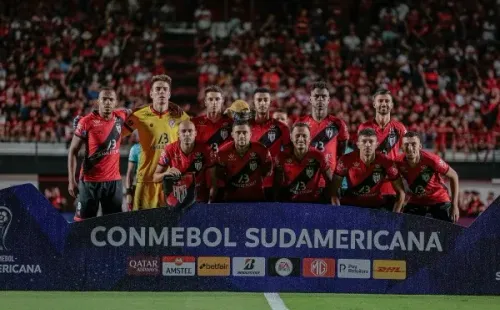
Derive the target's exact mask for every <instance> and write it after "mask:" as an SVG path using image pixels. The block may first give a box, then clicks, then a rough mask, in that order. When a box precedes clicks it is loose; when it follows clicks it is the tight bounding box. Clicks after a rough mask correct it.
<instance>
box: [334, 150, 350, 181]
mask: <svg viewBox="0 0 500 310" xmlns="http://www.w3.org/2000/svg"><path fill="white" fill-rule="evenodd" d="M346 159H347V157H346V156H345V155H344V156H341V157H340V158H339V160H338V162H337V167H335V174H336V175H338V176H341V177H345V176H347V170H348V169H347V166H346Z"/></svg>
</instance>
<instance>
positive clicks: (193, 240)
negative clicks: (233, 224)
mask: <svg viewBox="0 0 500 310" xmlns="http://www.w3.org/2000/svg"><path fill="white" fill-rule="evenodd" d="M231 236H232V231H231V230H230V228H228V227H224V228H223V229H220V228H217V227H207V228H205V229H200V228H197V227H163V228H162V229H161V231H160V230H157V229H156V228H155V227H139V228H136V227H128V228H123V227H120V226H114V227H111V228H109V229H108V228H106V227H104V226H97V227H95V228H94V229H92V231H91V233H90V240H91V242H92V244H93V245H94V246H96V247H104V246H113V247H120V246H124V245H128V246H130V247H135V246H139V247H154V246H164V247H167V246H174V247H182V246H188V247H198V246H202V245H203V246H207V247H219V246H220V247H236V246H237V243H236V242H235V241H234V240H231ZM245 238H246V239H245V242H244V246H245V247H247V248H255V247H265V248H273V247H279V248H291V247H295V248H309V249H318V248H329V249H333V248H335V249H348V250H373V249H375V250H379V251H393V250H395V249H397V250H401V251H420V252H429V251H433V250H435V251H437V252H442V251H443V246H442V243H441V240H440V239H439V233H438V232H430V233H426V232H423V231H419V232H413V231H409V232H401V231H396V232H393V233H391V232H389V231H387V230H380V231H375V232H374V231H372V230H367V231H363V230H357V229H356V230H346V229H338V230H334V229H328V230H321V229H314V230H309V229H301V230H300V231H295V230H292V229H290V228H255V227H252V228H248V229H247V230H246V231H245Z"/></svg>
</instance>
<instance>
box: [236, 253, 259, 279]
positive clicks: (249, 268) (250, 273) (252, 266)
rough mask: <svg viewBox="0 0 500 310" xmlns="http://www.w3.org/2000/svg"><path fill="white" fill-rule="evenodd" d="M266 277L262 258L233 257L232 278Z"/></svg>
mask: <svg viewBox="0 0 500 310" xmlns="http://www.w3.org/2000/svg"><path fill="white" fill-rule="evenodd" d="M265 275H266V259H265V258H264V257H233V276H236V277H263V276H265Z"/></svg>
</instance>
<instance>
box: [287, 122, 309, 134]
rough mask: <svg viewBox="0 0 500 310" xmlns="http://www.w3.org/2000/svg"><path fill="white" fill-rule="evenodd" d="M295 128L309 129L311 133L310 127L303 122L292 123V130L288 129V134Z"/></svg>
mask: <svg viewBox="0 0 500 310" xmlns="http://www.w3.org/2000/svg"><path fill="white" fill-rule="evenodd" d="M295 128H307V129H309V131H311V127H310V126H309V124H307V123H305V122H295V123H293V125H292V128H290V132H292V131H293V130H294V129H295Z"/></svg>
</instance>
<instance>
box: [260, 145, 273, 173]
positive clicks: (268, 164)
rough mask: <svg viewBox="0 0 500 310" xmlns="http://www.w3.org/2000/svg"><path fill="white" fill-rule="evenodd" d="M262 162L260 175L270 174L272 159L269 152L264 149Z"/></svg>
mask: <svg viewBox="0 0 500 310" xmlns="http://www.w3.org/2000/svg"><path fill="white" fill-rule="evenodd" d="M264 156H265V157H264V164H263V165H262V176H270V175H271V174H272V172H273V160H272V158H271V153H269V151H268V150H267V149H266V150H265V155H264Z"/></svg>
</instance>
